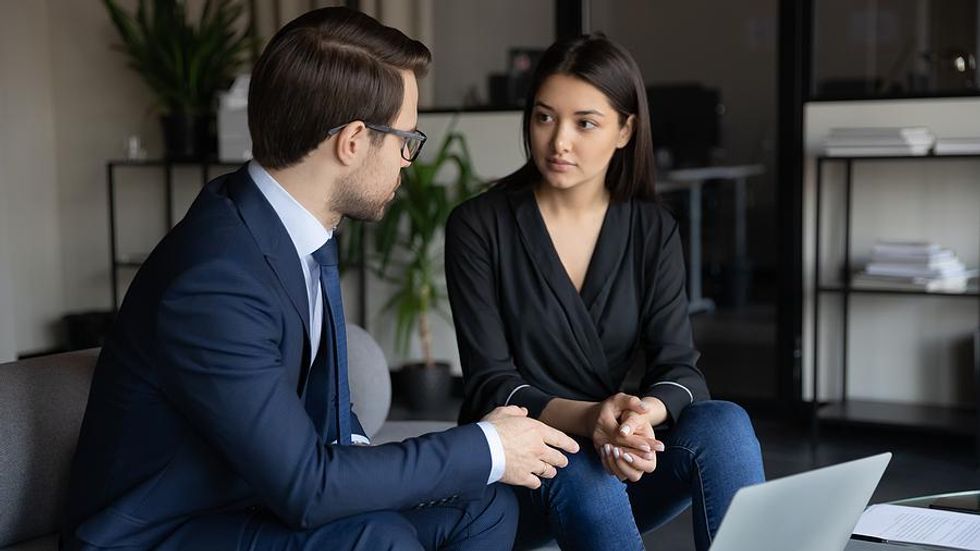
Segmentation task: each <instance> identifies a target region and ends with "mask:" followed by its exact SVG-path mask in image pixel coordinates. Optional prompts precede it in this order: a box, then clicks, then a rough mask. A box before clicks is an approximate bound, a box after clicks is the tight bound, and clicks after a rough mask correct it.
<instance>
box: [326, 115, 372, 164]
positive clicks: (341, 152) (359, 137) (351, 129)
mask: <svg viewBox="0 0 980 551" xmlns="http://www.w3.org/2000/svg"><path fill="white" fill-rule="evenodd" d="M368 132H370V130H369V129H368V127H366V126H364V122H362V121H354V122H350V123H347V125H346V126H344V128H343V129H342V130H341V131H340V132H339V133H338V134H337V136H336V138H337V141H336V143H335V144H334V152H335V153H336V154H337V160H338V161H339V162H340V164H342V165H344V166H350V165H352V164H355V163H356V162H357V157H358V155H360V154H361V152H362V150H364V149H365V148H367V147H368V146H369V145H370V143H369V141H368V140H369V138H370V137H369V136H368Z"/></svg>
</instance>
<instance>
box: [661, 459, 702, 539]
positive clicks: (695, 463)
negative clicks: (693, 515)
mask: <svg viewBox="0 0 980 551" xmlns="http://www.w3.org/2000/svg"><path fill="white" fill-rule="evenodd" d="M670 447H671V448H678V449H681V450H684V451H686V452H687V453H689V454H691V460H692V461H693V462H694V469H695V471H697V475H698V485H700V486H701V511H702V513H703V514H704V531H705V532H706V533H707V535H708V545H709V546H710V545H711V543H712V541H713V539H712V537H711V523H710V522H709V521H708V500H707V499H706V498H705V495H704V478H703V477H702V476H701V464H700V463H699V462H698V458H697V455H696V454H695V453H694V450H692V449H690V448H685V447H684V446H678V445H676V444H675V445H673V446H670Z"/></svg>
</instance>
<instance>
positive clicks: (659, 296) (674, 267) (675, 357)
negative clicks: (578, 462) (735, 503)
mask: <svg viewBox="0 0 980 551" xmlns="http://www.w3.org/2000/svg"><path fill="white" fill-rule="evenodd" d="M661 212H662V216H661V224H660V227H659V231H658V232H656V233H657V234H658V235H659V239H656V238H653V239H648V243H652V244H655V245H654V249H653V250H652V251H650V252H649V253H648V254H647V257H646V259H645V262H646V264H647V265H646V266H645V272H646V274H647V277H648V278H650V281H652V285H649V286H647V290H646V296H645V297H644V301H643V308H642V312H641V315H642V321H641V323H642V327H641V338H642V341H643V344H644V349H645V350H644V351H645V353H646V359H647V368H646V372H645V374H644V376H643V379H642V381H641V388H643V389H644V390H645V392H644V395H645V396H653V397H656V398H659V399H660V400H661V401H663V403H664V405H665V406H667V412H668V414H669V415H670V420H671V421H677V419H678V418H680V415H681V413H682V412H683V411H684V408H686V407H687V406H688V405H690V404H692V403H693V402H696V401H700V400H707V399H708V397H709V396H708V386H707V383H705V380H704V375H702V374H701V371H700V370H699V369H698V368H697V361H698V357H699V356H700V354H699V353H698V351H697V350H696V349H695V348H694V339H693V337H692V335H691V319H690V314H689V313H688V307H687V294H686V292H685V290H684V289H685V285H684V281H685V277H686V276H685V271H684V253H683V251H682V250H681V239H680V232H679V231H678V227H677V222H675V221H674V220H673V218H672V217H670V216H668V215H667V214H666V213H665V212H663V211H661Z"/></svg>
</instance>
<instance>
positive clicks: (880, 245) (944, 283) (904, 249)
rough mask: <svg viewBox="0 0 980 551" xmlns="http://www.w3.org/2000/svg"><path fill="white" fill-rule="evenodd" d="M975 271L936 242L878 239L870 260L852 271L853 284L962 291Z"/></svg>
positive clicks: (859, 285) (902, 288) (867, 286)
mask: <svg viewBox="0 0 980 551" xmlns="http://www.w3.org/2000/svg"><path fill="white" fill-rule="evenodd" d="M976 275H977V272H976V270H967V269H966V266H964V265H963V262H962V261H961V260H960V259H959V258H957V256H956V253H954V252H953V251H952V250H950V249H946V248H943V247H941V246H940V245H938V244H936V243H923V242H909V241H878V242H877V243H876V244H875V245H874V248H873V249H872V251H871V262H870V263H868V265H867V266H866V267H865V269H864V271H862V272H860V273H858V274H855V276H854V278H853V280H852V281H851V284H852V286H854V287H858V288H861V287H864V288H872V287H873V288H888V289H900V290H915V291H942V292H964V291H966V290H967V285H968V283H969V280H970V278H972V277H975V276H976Z"/></svg>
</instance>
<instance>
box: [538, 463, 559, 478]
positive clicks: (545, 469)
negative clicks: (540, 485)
mask: <svg viewBox="0 0 980 551" xmlns="http://www.w3.org/2000/svg"><path fill="white" fill-rule="evenodd" d="M535 474H536V475H537V476H538V477H540V478H554V477H555V476H557V475H558V469H556V468H554V467H552V466H551V465H549V464H547V463H542V467H541V472H538V473H535Z"/></svg>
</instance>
